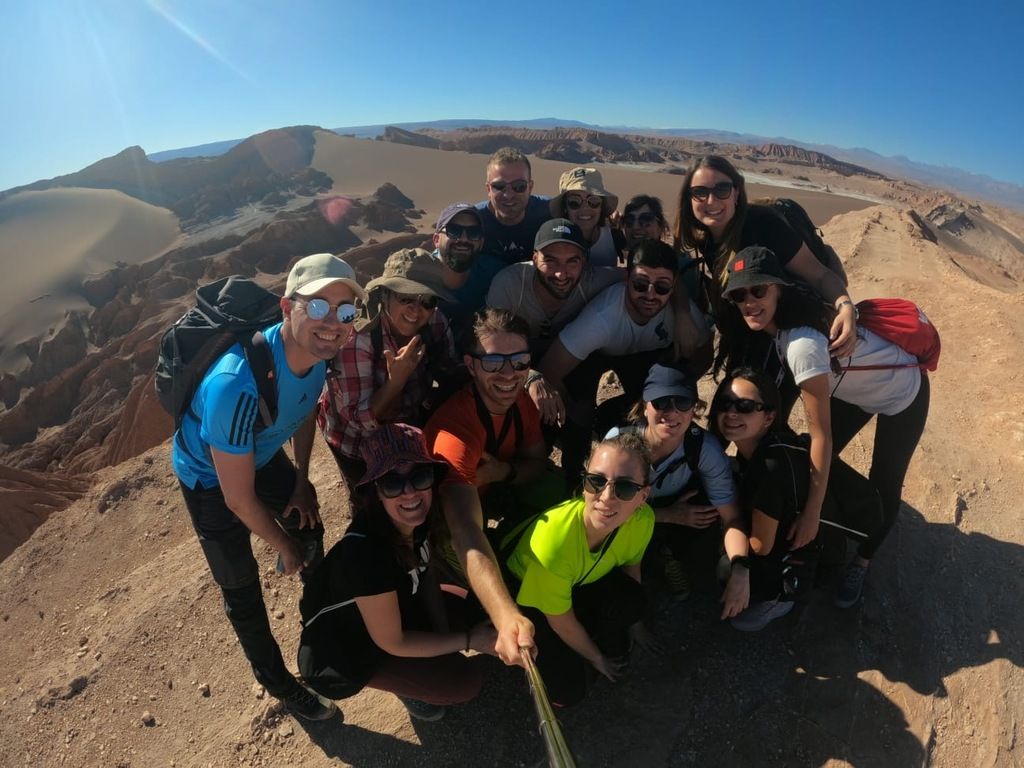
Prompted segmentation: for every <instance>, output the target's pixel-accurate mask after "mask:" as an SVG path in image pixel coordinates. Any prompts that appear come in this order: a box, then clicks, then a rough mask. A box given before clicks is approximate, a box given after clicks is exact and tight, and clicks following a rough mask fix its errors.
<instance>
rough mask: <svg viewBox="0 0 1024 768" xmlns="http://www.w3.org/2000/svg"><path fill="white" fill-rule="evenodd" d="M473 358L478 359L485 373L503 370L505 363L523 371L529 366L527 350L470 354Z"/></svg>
mask: <svg viewBox="0 0 1024 768" xmlns="http://www.w3.org/2000/svg"><path fill="white" fill-rule="evenodd" d="M470 357H472V358H473V359H474V360H479V361H480V367H481V368H483V369H484V370H485V371H486V372H487V373H498V372H500V371H503V370H505V365H506V364H508V365H509V366H511V367H512V370H513V371H525V370H528V369H529V367H530V353H529V352H513V353H512V354H511V355H499V354H490V355H470Z"/></svg>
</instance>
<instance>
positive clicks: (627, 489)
mask: <svg viewBox="0 0 1024 768" xmlns="http://www.w3.org/2000/svg"><path fill="white" fill-rule="evenodd" d="M609 482H610V483H611V484H612V494H613V495H614V496H615V498H617V499H618V500H619V501H629V500H630V499H632V498H633V497H634V496H636V495H637V494H638V493H640V491H642V490H643V488H644V486H643V484H642V483H638V482H636V481H635V480H630V479H628V478H625V477H619V478H616V479H615V480H609V479H608V478H607V477H605V476H604V475H602V474H599V473H597V472H584V473H583V490H585V491H586V492H587V493H594V494H601V493H602V492H604V489H605V488H606V487H607V486H608V483H609Z"/></svg>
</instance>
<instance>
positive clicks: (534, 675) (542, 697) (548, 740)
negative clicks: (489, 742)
mask: <svg viewBox="0 0 1024 768" xmlns="http://www.w3.org/2000/svg"><path fill="white" fill-rule="evenodd" d="M519 653H520V654H521V655H522V657H523V663H524V664H525V666H526V679H527V680H528V681H529V683H530V693H532V694H533V706H534V708H536V710H537V718H538V719H539V720H540V733H541V736H543V737H544V747H545V748H546V749H547V753H548V765H550V766H551V768H576V761H575V760H573V757H572V753H571V752H570V751H569V746H568V745H567V744H566V743H565V736H563V735H562V726H561V725H559V724H558V720H557V719H556V718H555V712H554V710H553V709H552V708H551V702H550V701H549V700H548V692H547V689H545V688H544V681H543V680H541V678H540V672H538V671H537V665H536V664H534V663H533V656H532V655H531V654H530V649H529V648H520V649H519Z"/></svg>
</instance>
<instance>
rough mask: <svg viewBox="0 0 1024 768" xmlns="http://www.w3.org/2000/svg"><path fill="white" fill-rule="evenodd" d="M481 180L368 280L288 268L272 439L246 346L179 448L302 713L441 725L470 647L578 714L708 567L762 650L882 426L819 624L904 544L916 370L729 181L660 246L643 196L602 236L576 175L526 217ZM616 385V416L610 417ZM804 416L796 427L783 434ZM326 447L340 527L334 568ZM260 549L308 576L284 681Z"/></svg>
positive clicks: (690, 179) (272, 332)
mask: <svg viewBox="0 0 1024 768" xmlns="http://www.w3.org/2000/svg"><path fill="white" fill-rule="evenodd" d="M485 188H486V192H487V199H486V200H485V201H483V202H481V203H479V204H476V205H471V204H468V203H455V204H452V205H449V206H448V207H446V208H445V209H444V210H443V211H442V212H441V214H440V216H439V217H438V219H437V222H436V226H435V232H434V235H433V239H432V245H433V249H432V250H431V249H429V248H411V249H403V250H400V251H398V252H396V253H393V254H391V256H390V257H389V258H388V259H387V261H386V263H385V264H384V267H383V272H382V274H381V275H380V276H379V277H376V278H374V279H373V280H371V281H369V282H368V283H367V284H366V285H365V286H362V285H360V284H359V282H358V281H357V279H356V275H355V273H354V271H353V270H352V268H351V267H350V266H349V265H348V264H347V263H345V262H344V261H343V260H342V259H340V258H338V257H336V256H333V255H331V254H316V255H313V256H308V257H306V258H303V259H300V260H299V261H298V262H297V263H296V264H295V266H294V267H293V268H292V270H291V272H290V274H289V276H288V280H287V284H286V288H285V295H284V297H283V298H282V299H281V302H280V304H281V309H282V312H283V321H282V322H281V323H280V324H278V325H275V326H273V327H271V328H269V329H267V330H266V331H265V336H266V339H267V341H268V344H269V347H270V349H271V351H272V353H273V359H274V370H275V373H274V376H275V379H276V385H277V391H278V408H277V418H276V420H275V421H274V422H273V423H272V424H269V425H266V426H262V425H260V424H258V423H257V420H256V419H257V416H256V409H255V408H254V407H253V406H254V403H255V402H256V399H257V387H256V382H255V380H254V378H253V374H252V370H251V368H250V367H249V366H248V364H247V363H246V358H245V351H244V349H243V348H242V346H241V345H236V346H235V347H233V348H232V349H230V350H229V351H228V352H227V353H225V354H224V355H223V356H222V357H221V358H219V359H218V360H217V361H216V362H215V363H214V364H213V365H212V367H211V368H210V369H209V370H208V371H207V373H206V374H205V376H204V378H203V380H202V382H201V384H200V385H199V387H198V389H197V391H196V394H195V396H194V398H193V400H192V403H191V406H190V408H189V409H188V412H187V413H186V415H185V417H184V420H183V422H182V424H181V426H180V428H179V429H178V430H177V431H176V433H175V436H174V441H173V463H174V469H175V471H176V473H177V475H178V478H179V480H180V484H181V489H182V493H183V495H184V498H185V502H186V506H187V508H188V511H189V513H190V516H191V519H192V523H193V525H194V527H195V530H196V532H197V534H198V537H199V540H200V543H201V545H202V549H203V552H204V554H205V556H206V558H207V561H208V563H209V566H210V570H211V572H212V574H213V577H214V580H215V581H216V582H217V584H218V585H219V586H220V588H221V590H222V593H223V598H224V605H225V611H226V613H227V615H228V618H229V620H230V622H231V624H232V626H233V628H234V630H235V632H236V634H237V636H238V639H239V641H240V644H241V646H242V649H243V651H244V653H245V655H246V657H247V658H248V660H249V662H250V663H251V665H252V668H253V673H254V675H255V677H256V679H257V680H258V681H259V682H260V683H261V684H262V685H264V686H265V687H266V689H267V691H268V692H269V693H270V694H271V695H272V696H275V697H277V698H278V699H280V700H281V701H282V702H283V703H284V705H285V706H286V707H287V708H288V709H289V710H290V711H292V712H294V713H295V714H297V715H299V716H301V717H304V718H308V719H326V718H329V717H331V716H332V715H333V714H334V712H335V711H336V706H335V704H334V703H333V702H334V701H336V700H338V699H341V698H345V697H347V696H351V695H353V694H355V693H356V692H358V691H359V690H361V689H362V688H364V687H366V686H370V687H373V688H378V689H382V690H386V691H390V692H393V693H395V694H396V695H397V696H398V697H399V698H400V699H401V700H402V701H403V703H404V704H405V705H406V706H407V707H408V709H409V712H410V714H411V715H412V716H414V717H416V718H419V719H423V720H433V719H437V718H439V717H441V716H442V715H443V714H444V711H445V707H446V706H447V705H450V704H455V703H461V702H465V701H468V700H470V699H472V698H473V697H474V696H475V695H476V694H477V692H478V691H479V689H480V686H481V683H482V680H483V675H484V673H485V671H486V668H487V659H486V657H487V656H488V655H496V656H498V657H500V658H501V660H502V661H504V662H505V663H506V664H517V663H523V662H524V660H523V654H531V655H534V656H535V657H536V663H537V665H538V668H539V669H540V672H541V675H542V677H543V678H544V680H545V682H546V684H547V688H548V692H549V695H550V697H551V699H552V701H553V702H554V703H555V704H557V705H562V706H567V705H571V704H573V703H575V702H577V701H579V700H580V699H581V698H582V697H583V695H584V693H585V691H586V689H587V687H588V685H589V683H590V682H592V681H593V680H594V679H595V678H596V677H597V676H604V677H605V678H607V679H609V680H612V681H614V680H616V679H617V678H618V677H619V676H620V675H621V674H622V671H623V668H624V665H625V664H626V662H627V659H628V655H629V652H630V649H631V648H632V647H634V645H640V646H641V647H643V646H645V645H648V644H649V643H651V642H652V638H651V634H650V632H649V631H648V630H647V629H646V628H645V626H644V615H645V611H646V606H647V602H646V600H647V597H648V596H649V594H650V592H651V589H649V588H648V582H651V584H652V585H655V586H656V587H660V588H662V589H665V590H666V591H668V592H669V593H671V594H672V595H674V596H675V597H677V598H682V597H685V595H686V594H687V592H688V590H689V575H691V574H692V573H693V572H694V569H695V568H697V567H700V568H703V567H704V566H703V563H704V561H705V560H707V561H708V562H710V565H709V566H708V567H709V568H710V569H712V570H713V571H714V572H715V573H716V574H717V583H718V584H719V585H720V589H721V603H722V612H721V616H722V618H723V619H728V620H730V621H731V623H732V624H733V626H735V627H736V628H737V629H739V630H744V631H756V630H759V629H762V628H763V627H765V626H766V625H767V624H768V623H769V622H771V621H773V620H775V619H777V618H780V617H782V616H784V615H786V614H787V613H789V612H790V611H791V610H792V608H793V606H794V605H796V604H797V603H798V602H799V601H801V600H803V599H805V597H806V595H807V592H808V589H809V588H810V587H811V586H813V584H814V578H815V568H816V564H817V561H818V556H819V550H820V539H821V536H820V530H821V528H820V524H821V521H822V515H823V509H824V510H825V511H826V512H825V514H826V515H828V514H831V513H830V512H829V510H830V509H832V508H833V507H835V506H836V500H835V499H834V498H832V497H834V496H836V495H837V494H829V486H830V475H831V476H832V477H833V478H835V477H837V476H839V475H846V476H849V475H854V476H856V473H854V472H853V471H852V470H850V469H849V468H848V467H846V466H845V465H843V464H842V462H841V461H840V460H839V459H838V458H837V454H838V452H839V451H840V450H841V449H842V448H843V447H844V446H845V445H846V444H847V443H848V442H849V441H850V440H851V439H852V438H853V437H854V436H855V435H856V434H857V432H858V431H859V430H860V429H861V428H862V427H863V426H864V425H865V424H866V423H867V422H868V421H869V420H870V419H871V418H872V416H877V424H876V428H875V438H874V449H873V453H872V463H871V470H870V476H869V478H868V479H864V478H860V477H859V476H857V477H858V478H859V480H860V481H861V485H860V486H858V488H859V489H860V491H859V492H858V493H857V494H845V495H846V496H851V495H854V496H861V497H863V498H862V499H860V503H859V506H858V511H857V513H856V517H857V519H855V520H853V521H852V523H851V521H850V520H849V519H848V518H844V520H845V521H846V523H847V524H848V525H847V526H846V527H848V528H853V529H856V530H859V531H861V535H860V536H859V539H860V541H859V544H858V547H859V548H858V550H857V554H856V556H855V557H854V559H853V560H852V561H850V562H849V564H848V565H847V566H846V568H845V571H844V573H843V575H842V578H841V579H840V583H839V585H838V589H837V592H836V595H835V602H836V604H837V605H839V606H841V607H849V606H852V605H853V604H855V603H856V602H857V601H858V600H859V599H860V597H861V594H862V590H863V585H864V581H865V577H866V574H867V572H868V566H869V565H870V563H871V560H872V558H873V557H874V555H875V553H876V551H877V549H878V547H879V545H880V544H881V543H882V541H883V540H884V538H885V536H886V534H887V533H888V531H889V529H890V528H891V527H892V525H893V523H894V522H895V519H896V516H897V512H898V510H899V506H900V496H901V491H902V485H903V480H904V476H905V474H906V471H907V468H908V465H909V462H910V458H911V456H912V455H913V453H914V450H915V448H916V445H917V442H918V440H919V438H920V436H921V434H922V431H923V428H924V423H925V419H926V417H927V411H928V392H929V390H928V378H927V376H926V374H925V373H924V372H923V371H922V370H921V368H920V367H919V366H918V365H917V361H916V358H913V357H912V356H911V355H909V354H908V353H906V352H904V351H903V350H902V349H900V348H899V347H898V346H896V345H895V344H893V343H891V342H888V341H886V340H884V339H882V338H880V337H878V336H876V335H874V334H872V333H871V332H870V331H867V330H866V329H864V328H862V327H858V324H857V320H858V317H857V311H856V307H855V306H854V303H853V300H852V299H851V297H850V295H849V291H848V290H847V287H846V284H845V276H844V275H839V274H837V273H835V272H833V271H831V270H829V269H828V268H826V267H825V266H824V265H823V264H822V263H821V262H819V261H818V259H817V258H816V257H815V255H814V254H813V253H812V252H811V251H810V249H809V248H808V246H807V244H806V243H804V242H803V241H802V239H801V237H800V236H799V235H798V234H796V233H795V232H794V231H793V230H792V229H791V228H790V227H789V225H788V224H787V223H786V221H785V220H784V219H782V218H781V217H779V216H778V215H777V214H776V213H774V212H773V210H772V209H771V207H770V206H765V205H756V204H753V203H750V202H749V201H748V199H747V192H746V187H745V184H744V179H743V176H742V175H741V174H740V173H739V172H738V171H737V170H736V169H735V168H734V167H733V166H732V165H731V164H730V163H729V162H728V161H727V160H726V159H724V158H722V157H718V156H713V155H712V156H707V157H704V158H701V159H700V160H699V161H698V162H696V163H695V164H694V166H693V167H692V168H691V169H690V170H689V172H688V173H687V174H686V175H685V177H684V179H683V184H682V188H681V190H680V194H679V198H678V208H677V210H676V212H675V213H676V216H675V223H674V226H672V227H670V225H669V223H668V221H667V219H666V216H665V213H664V211H663V208H662V204H661V201H659V200H658V199H657V198H654V197H651V196H648V195H638V196H636V197H634V198H632V199H631V200H629V201H628V202H627V203H626V204H625V206H624V208H623V210H622V212H621V213H619V212H618V203H619V201H618V198H617V197H616V196H615V195H613V194H611V193H610V192H609V191H607V190H606V189H605V187H604V183H603V179H602V177H601V174H600V172H599V171H598V170H596V169H593V168H574V169H572V170H570V171H568V172H566V173H565V174H563V175H562V177H561V179H560V183H559V190H558V192H557V194H556V195H554V196H552V197H550V198H542V197H539V196H536V195H534V194H533V179H532V175H531V167H530V162H529V159H528V158H527V157H526V156H525V155H523V154H522V153H521V152H519V151H517V150H514V149H507V148H506V149H502V150H499V151H498V152H496V153H495V154H494V155H493V156H491V158H490V159H489V161H488V164H487V168H486V181H485ZM360 315H362V317H360ZM357 326H358V330H357ZM853 363H856V367H857V368H858V370H849V369H850V367H851V365H852V364H853ZM863 366H867V367H868V368H870V370H860V369H859V368H862V367H863ZM609 371H613V372H614V373H615V374H616V378H617V381H618V384H619V386H620V388H621V393H619V394H617V395H616V396H614V397H604V398H599V396H598V395H599V385H600V382H601V380H602V377H603V376H604V374H605V373H607V372H609ZM703 375H711V376H713V377H714V378H715V379H716V380H718V384H717V389H716V391H715V394H714V397H712V398H711V402H710V403H705V402H702V401H701V399H700V397H699V394H698V389H697V381H698V379H699V378H700V377H701V376H703ZM797 398H801V399H802V401H803V410H804V413H805V415H806V424H807V430H808V433H809V434H796V433H795V432H793V431H792V430H791V429H790V428H789V426H788V422H789V417H790V411H791V409H792V407H793V405H794V404H795V401H796V399H797ZM599 399H601V400H602V402H601V403H600V404H598V400H599ZM705 411H707V414H706V415H707V420H706V427H705V426H701V425H700V424H698V419H702V418H703V417H704V413H705ZM261 427H262V428H261ZM318 430H319V432H320V433H321V434H322V436H323V438H324V439H325V440H326V442H327V445H328V446H329V448H330V450H331V453H332V454H333V456H334V458H335V460H336V462H337V465H338V469H339V471H340V473H341V476H342V478H343V479H344V482H345V483H346V485H347V488H348V492H349V493H348V495H349V500H350V504H351V512H352V521H351V524H350V525H349V527H348V529H347V530H346V531H345V533H344V535H343V536H342V537H341V539H340V540H339V541H338V542H337V544H336V545H335V546H334V547H333V548H332V549H331V550H330V552H328V553H326V555H325V554H324V550H323V535H324V528H323V524H322V521H321V519H320V515H319V504H318V501H317V496H316V492H315V490H314V488H313V487H312V485H311V484H310V482H309V477H308V470H309V458H310V454H311V449H312V447H313V443H314V440H315V438H316V432H317V431H318ZM288 441H291V444H292V454H293V457H294V460H291V459H289V458H288V457H287V455H286V454H285V452H284V450H283V446H284V444H285V443H286V442H288ZM730 444H734V446H735V458H730V457H729V456H728V455H727V453H726V450H727V449H728V447H729V445H730ZM554 451H558V452H559V453H560V460H559V461H558V462H557V463H556V462H554V461H552V459H551V457H552V455H553V452H554ZM842 501H844V502H849V499H848V498H847V499H843V500H842ZM846 506H849V504H848V503H847V504H846ZM253 533H255V534H256V535H257V536H258V537H259V538H261V539H262V540H263V541H265V542H266V543H268V544H269V545H270V546H272V547H273V548H274V549H275V550H276V551H277V552H278V553H279V557H278V570H279V571H281V572H282V573H284V574H299V575H300V576H301V578H302V580H303V582H304V593H303V597H302V600H301V603H300V610H301V615H302V634H301V640H300V647H299V651H298V669H299V672H300V676H301V679H298V678H296V676H295V675H293V674H292V673H291V672H290V671H289V670H288V669H287V666H286V664H285V662H284V660H283V657H282V654H281V651H280V648H279V646H278V644H277V642H276V641H275V640H274V637H273V635H272V633H271V630H270V625H269V622H268V619H267V614H266V608H265V605H264V602H263V595H262V590H261V586H260V577H259V572H258V569H257V566H256V561H255V559H254V557H253V551H252V546H251V534H253ZM698 564H699V565H698ZM712 581H714V578H713V579H712ZM470 651H475V652H476V653H475V654H469V655H467V654H468V652H470Z"/></svg>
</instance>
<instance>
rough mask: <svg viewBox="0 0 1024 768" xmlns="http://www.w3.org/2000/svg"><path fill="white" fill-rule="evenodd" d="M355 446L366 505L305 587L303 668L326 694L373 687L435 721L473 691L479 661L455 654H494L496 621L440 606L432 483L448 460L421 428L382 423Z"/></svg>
mask: <svg viewBox="0 0 1024 768" xmlns="http://www.w3.org/2000/svg"><path fill="white" fill-rule="evenodd" d="M360 450H361V453H362V457H363V460H364V461H365V462H366V466H367V470H366V474H365V475H364V476H363V478H362V480H360V482H359V486H360V489H361V492H362V493H364V494H365V495H366V499H365V502H366V503H365V505H362V506H359V507H356V508H355V509H356V512H355V517H354V518H353V520H352V524H351V525H350V526H349V528H348V530H347V531H346V532H345V535H344V536H343V537H342V538H341V539H340V540H339V541H338V543H337V544H335V545H334V547H332V549H331V551H330V552H329V553H328V554H327V556H326V558H325V559H324V561H323V562H322V563H321V564H320V565H319V566H317V568H316V570H315V571H314V573H313V575H312V577H311V579H310V580H309V582H308V583H307V584H306V588H305V591H304V593H303V596H302V600H301V602H300V604H299V608H300V611H301V613H302V620H303V631H302V637H301V640H300V647H299V670H300V672H301V673H302V676H303V678H304V679H305V681H306V682H307V683H308V684H309V685H310V686H311V687H312V688H313V689H314V690H316V691H317V692H318V693H320V694H321V695H323V696H327V697H328V698H332V699H340V698H346V697H348V696H352V695H354V694H356V693H357V692H359V691H360V690H361V689H362V688H363V687H364V686H370V687H371V688H379V689H381V690H386V691H391V692H392V693H395V694H396V695H398V697H399V698H400V699H401V700H402V702H403V703H404V704H405V705H406V707H407V708H408V709H409V712H410V714H411V715H412V716H414V717H417V718H419V719H423V720H436V719H439V718H440V717H442V716H443V714H444V706H445V705H447V704H455V703H461V702H464V701H469V700H470V699H472V698H474V697H475V696H476V695H477V693H478V692H479V690H480V685H481V682H482V674H481V671H480V669H479V665H478V664H477V663H475V661H476V660H475V659H470V658H467V657H465V656H463V655H462V654H461V653H459V652H460V651H469V650H471V649H472V650H475V651H479V652H481V653H493V652H494V643H495V640H496V636H495V632H494V628H493V627H492V626H491V625H490V624H488V623H486V622H485V623H480V624H477V625H476V626H473V627H468V628H465V629H459V630H458V631H449V629H448V626H449V622H451V623H452V624H454V625H458V624H459V621H458V619H459V618H461V617H456V616H452V615H448V614H447V613H446V612H445V605H444V601H443V599H442V593H441V591H440V588H439V586H438V583H437V581H436V580H435V578H434V575H433V572H432V571H431V570H428V565H429V562H430V553H431V540H430V539H431V533H432V527H433V524H434V516H435V515H434V509H433V507H434V505H433V490H434V487H435V485H436V482H437V481H438V480H439V479H440V478H441V476H442V475H443V472H444V470H445V469H446V468H447V465H446V464H445V463H444V462H441V461H436V460H434V459H432V458H431V457H430V454H429V453H428V451H427V447H426V442H425V440H424V438H423V433H422V432H421V431H420V430H418V429H416V428H415V427H411V426H409V425H407V424H386V425H383V426H381V427H380V428H379V429H378V430H377V431H376V432H374V433H372V434H371V435H370V436H369V437H367V438H366V439H365V440H364V441H363V443H362V445H361V446H360Z"/></svg>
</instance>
